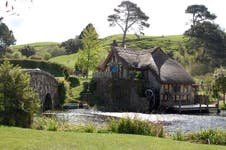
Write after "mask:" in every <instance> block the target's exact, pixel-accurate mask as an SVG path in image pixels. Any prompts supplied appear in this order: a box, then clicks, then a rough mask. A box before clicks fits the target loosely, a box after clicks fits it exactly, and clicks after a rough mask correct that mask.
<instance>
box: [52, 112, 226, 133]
mask: <svg viewBox="0 0 226 150" xmlns="http://www.w3.org/2000/svg"><path fill="white" fill-rule="evenodd" d="M108 117H123V118H136V119H140V120H145V121H151V122H161V123H163V125H164V130H165V132H166V133H169V134H171V133H174V132H176V131H179V130H181V131H182V132H184V133H188V132H196V131H200V129H208V128H215V129H224V130H226V111H222V112H221V114H219V115H216V114H202V115H185V114H144V113H133V112H101V111H94V110H87V109H74V110H68V111H65V112H57V113H56V118H57V120H58V121H62V120H63V121H68V122H70V123H74V124H83V123H94V124H96V125H105V124H106V120H107V118H108Z"/></svg>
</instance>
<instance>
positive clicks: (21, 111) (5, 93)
mask: <svg viewBox="0 0 226 150" xmlns="http://www.w3.org/2000/svg"><path fill="white" fill-rule="evenodd" d="M0 81H1V82H0V124H5V125H12V126H20V127H29V126H30V125H31V123H32V119H33V115H34V112H35V111H37V110H38V108H39V107H38V106H39V99H38V97H37V94H36V93H35V92H34V91H33V89H32V88H31V87H30V75H29V74H27V73H25V72H24V71H23V70H22V69H21V68H20V67H18V66H15V67H14V66H13V65H12V64H10V63H9V62H8V61H5V62H3V64H1V65H0Z"/></svg>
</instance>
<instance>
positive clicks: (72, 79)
mask: <svg viewBox="0 0 226 150" xmlns="http://www.w3.org/2000/svg"><path fill="white" fill-rule="evenodd" d="M68 81H69V82H70V86H71V87H76V86H79V85H80V81H79V79H78V78H76V77H73V76H70V77H69V78H68Z"/></svg>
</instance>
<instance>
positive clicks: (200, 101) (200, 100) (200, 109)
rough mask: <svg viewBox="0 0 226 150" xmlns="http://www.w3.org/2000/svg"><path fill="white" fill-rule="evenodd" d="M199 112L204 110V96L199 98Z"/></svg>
mask: <svg viewBox="0 0 226 150" xmlns="http://www.w3.org/2000/svg"><path fill="white" fill-rule="evenodd" d="M199 112H200V113H201V112H202V96H200V98H199Z"/></svg>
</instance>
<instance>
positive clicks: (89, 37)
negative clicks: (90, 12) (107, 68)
mask: <svg viewBox="0 0 226 150" xmlns="http://www.w3.org/2000/svg"><path fill="white" fill-rule="evenodd" d="M81 42H82V49H81V50H79V52H78V60H77V63H76V66H77V67H78V68H79V69H80V71H81V72H83V73H85V75H86V77H87V78H88V72H89V71H90V70H93V69H94V68H95V67H96V65H97V63H98V56H99V55H98V53H99V51H100V50H101V49H102V46H101V44H100V42H99V39H98V34H97V32H96V29H95V28H94V26H93V25H92V24H91V23H90V24H88V25H87V26H86V28H85V29H84V30H83V34H82V40H81Z"/></svg>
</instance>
